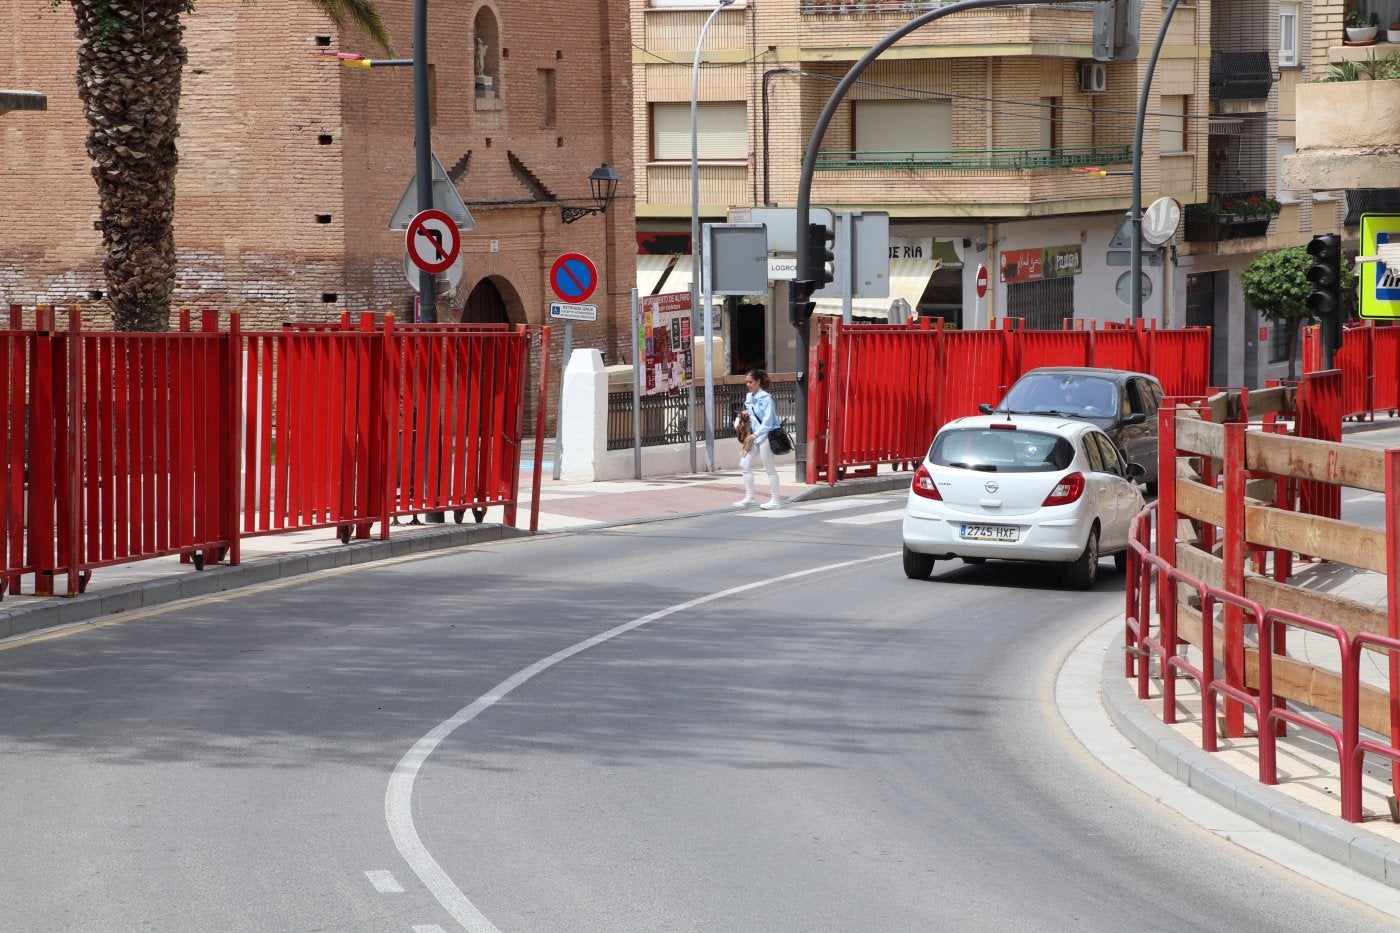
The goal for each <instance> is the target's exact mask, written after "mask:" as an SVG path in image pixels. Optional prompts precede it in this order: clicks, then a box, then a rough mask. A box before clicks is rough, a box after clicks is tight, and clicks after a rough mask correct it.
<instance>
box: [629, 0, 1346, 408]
mask: <svg viewBox="0 0 1400 933" xmlns="http://www.w3.org/2000/svg"><path fill="white" fill-rule="evenodd" d="M941 5H943V4H940V3H936V2H893V3H891V2H874V0H870V2H866V0H845V2H839V0H820V2H818V0H785V2H783V3H781V4H778V5H774V6H762V7H760V6H759V5H757V4H748V5H746V4H743V3H734V4H733V5H730V6H725V7H723V8H722V9H720V11H719V12H718V13H716V14H715V17H714V20H713V23H712V25H711V27H710V30H709V32H708V34H707V36H706V38H705V41H704V44H703V47H702V48H701V50H700V58H701V65H700V67H699V69H698V75H696V74H694V73H693V71H694V69H693V60H694V56H695V53H696V44H697V40H698V38H699V32H700V27H701V25H702V23H703V22H704V21H705V20H706V19H707V18H708V17H709V15H710V13H711V12H712V11H713V10H714V6H713V5H704V4H695V3H682V2H678V0H634V3H633V6H632V28H633V34H634V41H635V45H636V46H637V48H636V50H635V51H634V53H633V83H634V87H635V100H634V105H633V106H634V111H633V120H634V124H635V126H636V131H637V139H636V147H635V155H634V159H635V164H636V165H637V226H638V241H639V253H640V254H641V255H639V257H638V269H639V290H640V291H641V292H642V293H643V294H645V293H647V292H648V291H650V290H655V289H658V288H659V289H661V290H663V291H680V290H684V289H685V288H688V260H686V258H685V256H684V255H683V254H685V253H686V252H688V250H689V235H688V234H689V214H690V194H689V182H690V165H689V159H690V137H689V133H690V122H689V121H690V91H691V81H692V78H696V98H697V119H696V134H697V137H698V140H699V156H700V172H699V179H700V184H699V187H700V191H701V196H700V206H699V210H698V212H699V214H700V215H701V217H702V219H703V220H705V221H723V220H725V219H726V218H727V217H729V216H731V213H732V212H733V210H734V209H736V208H738V209H741V210H742V209H743V208H745V207H766V208H783V207H791V206H792V205H793V204H794V203H795V200H796V193H797V186H798V181H799V178H800V169H801V162H802V156H803V152H804V149H805V147H806V145H807V144H808V139H809V137H810V135H811V133H812V129H813V126H814V125H815V123H816V121H817V118H818V116H819V114H820V113H821V111H822V108H823V107H824V106H825V105H826V103H827V101H828V99H829V97H830V95H831V92H832V90H833V88H834V86H835V84H836V83H837V82H838V81H839V80H840V79H841V78H842V77H843V76H844V75H845V74H846V72H847V71H848V70H849V69H850V67H851V66H852V64H853V63H855V62H856V61H858V60H859V59H860V58H861V57H862V56H863V55H864V54H865V53H866V52H867V51H868V50H869V49H870V48H871V47H872V46H874V45H875V44H876V43H878V42H880V41H881V40H882V39H883V38H884V37H886V36H887V35H889V34H890V33H891V32H892V31H893V30H895V29H896V28H898V27H899V26H901V25H902V24H904V23H906V22H908V21H909V20H910V19H911V18H912V17H914V16H917V15H919V14H920V13H922V12H924V11H926V10H929V9H932V8H935V7H938V6H941ZM1097 6H1102V5H1100V4H1090V3H1073V2H1067V3H1062V4H1056V5H1053V6H1035V7H1024V6H1023V7H1007V8H993V9H983V10H977V11H972V12H966V13H960V14H953V15H949V16H945V17H943V18H941V19H939V20H937V21H936V22H934V23H931V24H928V25H926V26H924V27H922V28H921V29H919V30H917V31H915V32H913V33H912V34H910V35H908V36H906V37H905V38H903V39H902V40H900V41H899V42H898V43H897V44H895V45H894V46H893V47H891V48H890V49H888V50H887V51H886V52H884V53H883V54H882V55H881V56H880V57H879V59H877V60H876V61H875V62H874V63H873V64H871V65H870V67H869V68H868V69H867V70H866V71H865V72H864V73H863V74H862V75H861V78H860V80H859V82H858V83H856V84H855V85H854V86H853V87H852V88H851V91H850V93H849V94H847V96H846V98H845V100H843V101H842V102H841V104H840V105H839V107H838V109H837V111H836V115H835V118H834V119H833V120H832V122H831V124H830V126H829V127H828V129H827V132H826V134H825V137H824V138H823V139H822V140H820V141H819V144H818V154H817V158H816V170H815V173H814V176H813V179H812V185H811V191H812V205H813V206H814V207H818V206H820V207H824V208H829V209H832V210H838V211H884V212H887V213H888V214H889V215H890V236H891V255H892V260H891V268H890V281H891V294H890V297H889V298H888V299H881V300H873V301H859V300H857V301H854V302H853V305H854V307H853V311H854V312H855V314H856V317H857V319H861V318H864V319H867V320H882V319H884V318H885V316H886V312H887V310H888V308H889V305H890V303H891V302H892V301H893V300H894V299H895V298H897V297H898V298H904V299H905V300H907V301H908V303H909V304H910V305H911V307H913V308H915V309H917V311H918V312H919V313H921V314H924V315H932V316H937V317H942V318H943V319H944V320H945V321H947V322H949V323H951V324H955V325H957V326H961V327H983V326H987V324H988V323H989V322H992V321H995V320H998V319H1001V318H1004V317H1008V316H1010V317H1020V318H1023V319H1024V320H1025V321H1026V326H1031V327H1059V326H1061V325H1062V322H1063V321H1064V320H1065V319H1067V318H1074V319H1076V320H1085V319H1095V320H1098V321H1100V322H1108V321H1115V322H1116V321H1125V320H1128V319H1129V318H1130V317H1131V310H1130V301H1129V299H1130V297H1131V292H1130V291H1129V282H1128V272H1129V268H1128V262H1129V261H1130V253H1128V252H1125V251H1119V250H1111V249H1110V245H1111V244H1112V243H1113V241H1114V239H1115V236H1116V235H1119V234H1120V232H1121V228H1122V225H1123V223H1124V220H1125V218H1126V216H1127V213H1128V210H1129V208H1130V206H1131V203H1132V178H1131V167H1132V147H1133V142H1134V131H1135V128H1136V113H1137V105H1138V97H1139V93H1140V90H1141V88H1142V86H1143V81H1144V79H1145V76H1146V72H1147V67H1148V59H1149V52H1150V50H1151V48H1152V45H1153V42H1154V40H1155V39H1156V36H1157V33H1158V30H1159V27H1160V26H1161V24H1162V22H1163V17H1164V14H1165V13H1166V11H1167V8H1168V6H1169V4H1168V3H1166V2H1162V0H1143V2H1142V3H1141V12H1140V22H1139V23H1138V29H1137V32H1138V37H1139V44H1140V53H1139V54H1138V55H1137V56H1136V57H1132V58H1126V59H1124V60H1115V61H1098V60H1096V59H1095V57H1094V42H1095V7H1097ZM1128 6H1129V7H1131V8H1133V9H1134V10H1135V9H1136V5H1135V4H1129V5H1128ZM1291 6H1292V5H1290V4H1286V3H1285V4H1282V5H1281V4H1280V3H1279V2H1278V0H1236V2H1232V3H1229V4H1226V3H1221V2H1215V3H1212V2H1211V0H1195V2H1190V0H1188V2H1183V3H1180V4H1179V5H1178V6H1177V8H1176V10H1175V12H1174V15H1173V18H1172V21H1171V25H1170V27H1169V29H1168V31H1167V33H1166V39H1165V42H1164V44H1163V48H1162V51H1161V56H1160V60H1159V62H1158V64H1157V68H1156V73H1155V78H1154V80H1153V82H1152V86H1151V93H1150V96H1149V100H1148V106H1147V119H1146V123H1145V132H1144V137H1143V156H1142V206H1143V207H1144V209H1145V208H1147V207H1148V206H1149V205H1151V204H1152V202H1153V201H1155V200H1156V199H1158V198H1164V197H1166V198H1173V199H1175V200H1176V201H1178V202H1180V203H1181V204H1182V205H1198V207H1197V208H1195V209H1194V210H1192V211H1190V212H1189V213H1190V215H1191V216H1192V217H1193V219H1199V218H1200V217H1201V215H1202V211H1203V210H1204V209H1209V210H1211V211H1212V212H1214V213H1220V214H1222V215H1224V213H1225V212H1224V211H1223V209H1221V210H1217V208H1223V207H1224V206H1225V205H1226V204H1229V203H1233V202H1234V201H1236V200H1241V199H1244V200H1248V199H1250V198H1251V197H1259V198H1275V196H1276V195H1277V194H1278V192H1277V186H1276V180H1277V172H1278V160H1279V158H1280V152H1283V151H1284V149H1283V148H1282V144H1280V143H1279V142H1278V131H1277V127H1278V126H1279V125H1281V120H1282V119H1283V116H1284V115H1281V114H1280V113H1279V83H1280V81H1281V80H1289V79H1290V77H1289V76H1290V74H1291V73H1293V72H1297V73H1301V72H1303V71H1304V70H1305V69H1306V61H1305V58H1306V56H1305V55H1303V54H1301V50H1302V49H1303V48H1304V45H1303V43H1305V42H1307V41H1309V40H1310V34H1309V31H1308V27H1307V26H1306V23H1305V16H1304V12H1305V11H1303V10H1302V9H1298V10H1293V11H1292V12H1293V17H1294V19H1293V22H1294V24H1295V30H1296V32H1295V34H1293V39H1292V41H1293V42H1294V44H1293V45H1292V46H1291V47H1290V48H1289V49H1287V50H1286V51H1289V52H1290V53H1291V55H1292V58H1293V59H1295V60H1296V62H1295V63H1294V64H1290V65H1288V66H1287V68H1286V69H1284V70H1283V71H1282V72H1280V67H1279V50H1280V44H1281V38H1282V37H1283V32H1282V28H1283V25H1284V19H1283V12H1284V11H1285V10H1286V9H1287V8H1290V7H1291ZM1288 69H1292V72H1290V71H1289V70H1288ZM1093 169H1098V170H1100V171H1098V172H1095V171H1092V170H1093ZM1332 205H1333V202H1327V201H1325V200H1323V201H1322V202H1321V207H1320V208H1319V209H1320V210H1323V211H1326V210H1329V209H1331V206H1332ZM1313 212H1314V205H1313V201H1312V198H1311V197H1310V196H1309V195H1308V193H1307V192H1301V193H1299V195H1298V196H1297V197H1292V196H1290V197H1289V198H1288V203H1287V204H1286V205H1285V206H1284V207H1283V208H1282V209H1281V211H1280V212H1279V213H1278V214H1277V215H1275V216H1270V217H1265V218H1262V220H1263V222H1262V223H1260V220H1261V218H1253V221H1254V222H1253V223H1251V224H1244V223H1237V222H1236V221H1235V220H1234V219H1230V220H1229V221H1228V222H1227V223H1216V224H1214V225H1213V226H1204V225H1201V224H1197V223H1193V224H1191V230H1190V233H1189V235H1188V232H1187V224H1186V223H1185V222H1183V223H1182V224H1181V226H1180V228H1179V229H1178V231H1177V233H1176V236H1175V237H1174V238H1173V239H1172V240H1171V241H1169V242H1168V243H1167V244H1166V248H1165V249H1163V250H1162V251H1161V252H1160V253H1156V252H1154V255H1153V256H1149V257H1148V258H1147V259H1145V261H1144V263H1143V266H1144V268H1143V272H1144V277H1145V279H1146V282H1147V284H1146V285H1145V286H1142V287H1143V289H1144V291H1145V292H1146V297H1145V298H1144V299H1143V301H1142V310H1143V316H1144V318H1145V319H1147V320H1149V321H1153V322H1158V323H1160V324H1161V325H1164V326H1183V325H1186V324H1209V325H1211V326H1213V327H1214V328H1215V330H1216V357H1217V361H1216V362H1217V373H1216V379H1217V381H1219V382H1220V383H1221V384H1257V382H1256V381H1255V380H1258V379H1263V378H1269V377H1271V376H1273V375H1276V374H1277V375H1281V374H1282V373H1283V372H1286V368H1287V367H1286V360H1282V361H1274V360H1272V359H1271V357H1270V351H1271V348H1272V347H1273V346H1274V344H1275V341H1274V340H1273V337H1272V331H1271V329H1269V328H1268V326H1267V324H1265V323H1263V322H1260V321H1258V320H1257V318H1255V317H1254V316H1253V315H1252V314H1251V312H1249V310H1248V309H1247V308H1245V307H1244V302H1243V297H1242V295H1241V293H1240V289H1239V284H1238V274H1239V272H1240V271H1241V270H1242V269H1243V268H1244V266H1245V265H1247V263H1248V261H1249V259H1250V258H1252V257H1253V256H1254V255H1257V253H1258V252H1259V251H1261V250H1264V249H1270V248H1274V247H1275V246H1278V245H1286V244H1288V243H1293V242H1302V241H1305V240H1306V237H1307V234H1308V232H1309V231H1310V229H1311V223H1312V222H1313V219H1314V214H1313ZM668 253H670V254H672V255H678V256H679V258H678V260H677V261H674V262H673V261H671V260H670V259H669V258H663V259H658V258H656V255H660V256H662V257H666V254H668ZM648 254H656V255H648ZM1159 258H1160V260H1161V264H1156V263H1157V262H1158V259H1159ZM780 265H781V264H780V263H775V268H776V267H778V266H780ZM981 267H985V269H986V270H987V278H988V280H989V288H988V289H987V292H986V295H985V296H984V297H981V298H979V296H978V294H977V275H978V270H979V268H981ZM658 268H666V269H669V272H668V273H667V275H666V278H665V279H664V280H663V281H661V282H660V283H659V284H658V281H657V271H656V270H657V269H658ZM678 273H679V274H678ZM789 274H790V273H789ZM838 308H839V304H837V303H835V302H823V303H821V305H820V306H819V310H820V311H822V312H824V313H834V312H835V311H836V310H837V309H838ZM720 318H721V319H722V332H723V334H724V335H725V336H726V338H727V339H728V340H729V341H730V343H731V346H729V347H728V348H727V353H728V355H729V360H730V366H731V368H733V369H737V368H739V367H741V366H742V365H743V364H745V363H747V362H749V361H751V360H761V361H763V362H764V363H766V364H767V365H768V368H770V369H777V370H784V369H790V368H795V367H796V361H795V360H794V359H793V358H792V346H791V336H790V335H791V328H790V327H789V326H788V322H787V319H786V318H787V313H786V285H785V282H784V281H783V280H782V279H781V278H776V279H775V281H774V282H773V283H772V287H771V288H770V291H769V293H768V294H767V295H762V296H752V297H749V298H745V299H740V300H737V301H736V300H732V299H731V300H730V301H729V302H728V306H727V307H726V308H725V310H724V312H723V314H722V315H720ZM760 321H761V327H760V326H759V322H760ZM760 340H761V341H762V343H761V344H760V343H759V341H760Z"/></svg>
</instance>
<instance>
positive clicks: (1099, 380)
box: [978, 366, 1162, 493]
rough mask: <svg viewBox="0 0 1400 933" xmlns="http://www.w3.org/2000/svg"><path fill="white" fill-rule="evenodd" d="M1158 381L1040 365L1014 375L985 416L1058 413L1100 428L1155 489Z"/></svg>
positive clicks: (1118, 371) (1117, 371)
mask: <svg viewBox="0 0 1400 933" xmlns="http://www.w3.org/2000/svg"><path fill="white" fill-rule="evenodd" d="M1161 403H1162V384H1161V383H1160V382H1158V381H1157V379H1156V377H1154V376H1149V375H1147V374H1146V373H1132V372H1125V371H1123V370H1121V369H1094V368H1091V367H1086V366H1042V367H1040V368H1039V369H1032V370H1030V371H1029V372H1027V373H1025V374H1024V375H1023V376H1021V378H1020V379H1017V380H1016V382H1015V384H1014V385H1012V386H1011V389H1010V390H1009V391H1008V392H1007V393H1006V396H1005V397H1004V398H1003V399H1002V400H1001V402H1000V404H998V405H997V406H996V407H995V408H993V407H992V406H991V405H988V404H982V405H980V406H978V407H979V408H980V409H981V411H982V412H983V414H989V415H990V414H995V413H997V412H1008V413H1011V414H1026V415H1030V414H1058V415H1063V416H1065V417H1067V418H1073V419H1075V420H1076V421H1088V422H1090V423H1091V424H1094V425H1097V426H1098V427H1099V428H1100V429H1102V430H1103V432H1104V433H1105V434H1107V435H1108V436H1109V437H1110V438H1112V439H1113V442H1114V443H1115V444H1117V445H1118V449H1119V450H1121V451H1122V452H1123V457H1124V459H1126V460H1127V461H1128V462H1129V463H1139V464H1141V465H1142V468H1143V471H1144V475H1143V477H1142V481H1143V483H1144V485H1146V486H1147V488H1148V490H1149V491H1150V492H1153V493H1155V492H1156V491H1157V408H1158V407H1159V406H1160V405H1161Z"/></svg>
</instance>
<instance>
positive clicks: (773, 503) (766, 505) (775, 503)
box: [759, 499, 783, 509]
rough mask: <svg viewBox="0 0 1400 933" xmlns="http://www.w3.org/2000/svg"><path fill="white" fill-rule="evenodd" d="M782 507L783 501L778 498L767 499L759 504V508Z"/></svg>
mask: <svg viewBox="0 0 1400 933" xmlns="http://www.w3.org/2000/svg"><path fill="white" fill-rule="evenodd" d="M782 507H783V503H782V502H781V501H780V500H778V499H769V500H768V501H767V502H765V503H763V504H762V505H760V506H759V508H760V509H781V508H782Z"/></svg>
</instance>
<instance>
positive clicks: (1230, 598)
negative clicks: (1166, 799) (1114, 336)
mask: <svg viewBox="0 0 1400 933" xmlns="http://www.w3.org/2000/svg"><path fill="white" fill-rule="evenodd" d="M1314 378H1316V379H1317V380H1318V381H1320V382H1322V383H1330V386H1328V385H1324V386H1322V387H1321V388H1318V389H1314V390H1313V398H1314V399H1315V400H1322V401H1321V404H1324V405H1330V406H1332V407H1333V408H1334V409H1335V408H1337V407H1339V406H1340V404H1341V398H1342V393H1341V374H1340V373H1339V372H1337V371H1329V372H1327V373H1321V374H1316V376H1315V377H1311V376H1310V377H1307V378H1305V380H1304V386H1305V388H1302V389H1299V390H1296V391H1297V395H1295V394H1294V393H1295V390H1294V389H1292V388H1287V387H1284V388H1277V389H1272V390H1269V391H1267V392H1255V393H1238V394H1235V395H1234V396H1233V397H1232V398H1226V397H1224V396H1218V397H1216V398H1213V399H1211V400H1210V402H1209V403H1206V404H1199V405H1186V404H1174V405H1172V406H1164V407H1163V409H1162V410H1161V412H1160V416H1159V417H1160V422H1159V429H1160V445H1161V447H1160V457H1161V459H1160V464H1159V469H1160V474H1159V475H1160V476H1161V477H1162V480H1161V483H1160V486H1159V498H1158V501H1157V503H1156V504H1155V506H1154V507H1152V508H1150V509H1149V510H1148V511H1146V512H1144V513H1143V514H1142V515H1140V516H1139V518H1138V521H1137V525H1136V527H1135V530H1134V536H1133V543H1132V547H1131V548H1130V556H1129V567H1128V587H1127V610H1126V632H1125V640H1126V644H1125V647H1126V649H1127V651H1128V654H1127V655H1126V657H1127V661H1126V663H1125V674H1126V675H1127V676H1128V677H1130V678H1135V679H1136V681H1137V687H1138V696H1139V697H1140V698H1141V699H1144V700H1146V699H1148V698H1149V696H1150V683H1151V678H1152V670H1151V666H1152V664H1151V662H1153V661H1155V662H1156V665H1157V676H1158V678H1159V683H1160V687H1161V699H1162V716H1163V719H1164V721H1166V722H1168V723H1171V722H1175V721H1176V720H1177V718H1178V716H1180V715H1181V712H1182V709H1183V708H1182V706H1181V705H1180V703H1179V701H1178V692H1177V681H1178V679H1180V678H1181V677H1187V678H1190V679H1192V680H1195V681H1196V682H1197V684H1198V687H1199V690H1200V695H1201V711H1200V716H1201V723H1200V725H1201V729H1202V747H1203V748H1204V749H1205V750H1206V751H1211V752H1213V751H1216V750H1217V749H1218V747H1219V746H1218V740H1219V737H1220V735H1221V733H1222V732H1223V734H1224V735H1225V736H1226V737H1229V738H1232V739H1242V738H1244V737H1245V736H1247V735H1249V734H1253V735H1255V736H1257V737H1258V741H1259V780H1260V781H1261V782H1262V783H1264V784H1274V783H1277V782H1278V779H1279V778H1278V770H1277V764H1276V758H1275V751H1274V750H1275V746H1276V744H1277V738H1278V736H1279V735H1280V734H1281V732H1282V730H1283V729H1284V728H1286V727H1287V726H1288V725H1292V726H1295V727H1298V728H1305V729H1309V730H1311V731H1313V732H1316V733H1318V734H1320V735H1322V736H1324V737H1326V738H1327V739H1329V740H1331V741H1332V742H1333V744H1334V745H1335V747H1336V750H1337V757H1338V773H1339V776H1340V783H1341V787H1342V793H1341V800H1340V806H1341V813H1342V816H1343V817H1344V818H1345V819H1347V820H1350V821H1352V822H1358V821H1360V820H1361V819H1362V818H1363V808H1362V796H1361V786H1362V785H1361V777H1362V765H1363V763H1364V758H1365V756H1366V755H1367V754H1368V753H1369V754H1372V755H1380V756H1382V757H1386V758H1388V759H1390V760H1392V762H1394V761H1396V760H1397V759H1400V593H1398V592H1397V590H1396V566H1397V565H1396V561H1397V559H1400V450H1386V451H1377V450H1372V449H1368V448H1362V447H1356V446H1344V445H1342V444H1341V443H1339V440H1340V436H1338V437H1337V438H1336V439H1332V440H1323V439H1317V438H1308V437H1298V436H1288V435H1286V434H1283V433H1277V432H1278V430H1279V428H1278V422H1277V420H1276V419H1275V418H1274V416H1275V415H1278V414H1281V413H1286V414H1288V415H1289V416H1290V417H1293V419H1294V422H1293V423H1294V424H1295V426H1298V427H1302V428H1304V429H1306V426H1307V424H1308V418H1306V417H1303V416H1302V415H1301V414H1300V413H1298V412H1295V411H1293V410H1292V409H1294V408H1295V405H1297V406H1301V405H1303V404H1305V402H1304V401H1303V400H1302V396H1303V395H1304V393H1305V392H1306V391H1307V389H1306V385H1307V383H1308V381H1309V380H1310V379H1314ZM1328 399H1330V401H1329V400H1328ZM1322 420H1326V419H1322ZM1221 422H1224V423H1221ZM1336 424H1337V426H1338V427H1340V419H1339V418H1338V419H1337V422H1336ZM1168 477H1174V478H1175V479H1174V482H1169V481H1168ZM1308 485H1321V486H1325V487H1327V488H1328V489H1329V490H1332V491H1334V492H1339V491H1340V489H1341V487H1351V488H1355V489H1363V490H1370V491H1372V492H1377V493H1382V494H1383V495H1384V510H1385V526H1384V528H1383V529H1377V528H1374V527H1369V526H1367V525H1362V524H1357V523H1353V522H1347V521H1342V520H1341V519H1340V518H1339V517H1337V516H1336V515H1315V514H1308V513H1307V512H1306V511H1305V510H1304V498H1303V490H1304V489H1305V488H1306V487H1307V486H1308ZM1297 555H1308V556H1311V557H1313V558H1318V559H1322V560H1325V561H1330V562H1334V563H1337V564H1342V565H1346V566H1348V567H1350V568H1354V569H1355V570H1356V571H1357V572H1360V573H1375V574H1381V575H1383V576H1384V578H1385V591H1386V596H1387V599H1386V605H1385V608H1377V607H1375V606H1371V605H1366V604H1364V603H1360V602H1357V601H1355V600H1352V599H1348V598H1346V597H1344V596H1339V595H1335V594H1331V593H1326V592H1319V591H1316V590H1310V589H1305V588H1303V587H1300V586H1297V585H1293V584H1291V583H1290V582H1289V581H1290V579H1292V578H1293V576H1294V566H1295V565H1294V558H1295V556H1297ZM1304 632H1306V633H1310V634H1311V635H1312V636H1313V637H1314V638H1322V639H1327V640H1330V642H1331V643H1332V644H1334V645H1335V651H1334V652H1333V653H1331V655H1330V659H1331V661H1332V663H1323V661H1322V660H1321V659H1319V658H1316V657H1313V656H1309V657H1306V658H1305V657H1302V656H1301V655H1300V654H1299V653H1298V652H1297V651H1292V652H1290V645H1293V644H1294V643H1295V642H1296V641H1297V639H1298V638H1299V636H1300V635H1301V634H1302V633H1304ZM1251 634H1252V637H1247V636H1250V635H1251ZM1290 636H1291V638H1290ZM1377 655H1381V656H1384V657H1385V665H1384V666H1385V668H1386V670H1387V672H1388V674H1387V683H1386V684H1385V685H1381V686H1377V685H1376V684H1373V683H1372V684H1368V683H1366V682H1365V678H1364V677H1363V676H1362V665H1363V659H1364V658H1366V657H1376V656H1377ZM1221 704H1223V707H1224V714H1223V716H1222V717H1220V720H1219V721H1218V722H1217V717H1216V711H1217V710H1218V709H1219V708H1220V705H1221ZM1246 717H1249V718H1252V719H1253V720H1254V722H1253V725H1252V727H1250V726H1249V724H1248V723H1247V722H1246ZM1391 783H1392V791H1393V792H1394V793H1396V794H1400V766H1397V765H1394V764H1393V765H1392V775H1391ZM1394 801H1395V797H1394V796H1392V798H1391V805H1392V818H1394V816H1395V813H1394V810H1395V804H1394Z"/></svg>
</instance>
